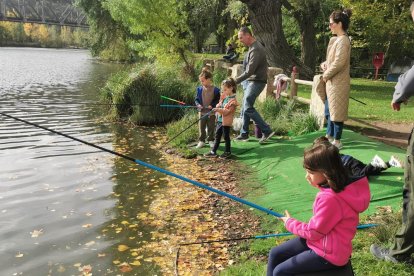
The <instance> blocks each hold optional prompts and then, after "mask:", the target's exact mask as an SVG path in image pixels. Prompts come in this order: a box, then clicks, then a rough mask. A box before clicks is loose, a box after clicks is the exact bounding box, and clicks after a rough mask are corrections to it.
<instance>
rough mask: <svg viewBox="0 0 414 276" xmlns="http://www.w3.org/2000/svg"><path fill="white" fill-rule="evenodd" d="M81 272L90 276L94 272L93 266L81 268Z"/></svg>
mask: <svg viewBox="0 0 414 276" xmlns="http://www.w3.org/2000/svg"><path fill="white" fill-rule="evenodd" d="M81 269H82V270H81V271H82V272H83V273H84V274H89V273H90V272H91V271H92V266H91V265H84V266H83V267H81Z"/></svg>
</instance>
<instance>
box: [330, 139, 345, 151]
mask: <svg viewBox="0 0 414 276" xmlns="http://www.w3.org/2000/svg"><path fill="white" fill-rule="evenodd" d="M332 145H334V146H335V147H337V148H338V150H340V149H342V148H343V147H344V146H343V145H342V143H341V141H338V140H333V141H332Z"/></svg>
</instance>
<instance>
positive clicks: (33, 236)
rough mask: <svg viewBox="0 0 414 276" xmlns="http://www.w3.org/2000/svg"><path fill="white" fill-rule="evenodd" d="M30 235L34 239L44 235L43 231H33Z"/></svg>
mask: <svg viewBox="0 0 414 276" xmlns="http://www.w3.org/2000/svg"><path fill="white" fill-rule="evenodd" d="M30 234H32V238H37V237H39V236H40V235H42V234H43V229H40V230H33V232H30Z"/></svg>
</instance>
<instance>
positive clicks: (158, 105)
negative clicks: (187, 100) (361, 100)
mask: <svg viewBox="0 0 414 276" xmlns="http://www.w3.org/2000/svg"><path fill="white" fill-rule="evenodd" d="M18 102H19V103H22V104H26V105H29V104H41V105H43V106H52V105H72V104H87V105H99V106H102V105H103V106H124V105H125V106H139V107H164V108H197V106H195V105H174V104H116V103H96V102H72V103H71V102H65V103H53V102H52V103H42V102H31V103H27V102H21V101H18Z"/></svg>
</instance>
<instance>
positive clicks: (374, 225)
mask: <svg viewBox="0 0 414 276" xmlns="http://www.w3.org/2000/svg"><path fill="white" fill-rule="evenodd" d="M376 226H378V224H375V223H368V224H360V225H358V226H357V229H359V230H361V229H367V228H372V227H376ZM292 235H294V234H293V233H291V232H285V233H277V234H267V235H258V236H250V237H241V238H233V239H222V240H207V241H199V242H188V243H180V244H178V245H179V246H187V245H195V244H206V243H219V242H232V241H242V240H253V239H268V238H274V237H285V236H292Z"/></svg>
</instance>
